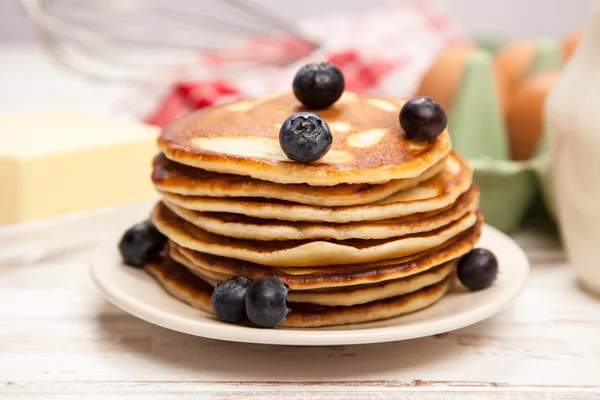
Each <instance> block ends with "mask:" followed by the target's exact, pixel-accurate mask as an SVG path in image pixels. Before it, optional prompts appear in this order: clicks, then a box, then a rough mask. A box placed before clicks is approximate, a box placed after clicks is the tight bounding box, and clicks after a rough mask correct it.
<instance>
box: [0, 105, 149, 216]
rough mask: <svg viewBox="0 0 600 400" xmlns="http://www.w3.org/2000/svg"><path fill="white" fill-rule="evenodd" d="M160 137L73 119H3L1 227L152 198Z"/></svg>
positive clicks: (63, 115) (136, 128)
mask: <svg viewBox="0 0 600 400" xmlns="http://www.w3.org/2000/svg"><path fill="white" fill-rule="evenodd" d="M158 133H159V132H158V128H155V127H152V126H148V125H144V124H140V123H135V122H126V121H120V120H115V119H109V118H102V117H95V116H89V115H84V114H79V113H73V112H48V113H24V114H12V115H4V116H1V115H0V224H9V223H16V222H21V221H28V220H34V219H39V218H47V217H53V216H57V215H63V214H68V213H72V212H78V211H84V210H90V209H95V208H101V207H107V206H115V205H120V204H126V203H132V202H135V201H140V200H144V199H148V198H151V197H153V196H154V195H155V194H154V190H153V188H152V185H151V182H150V173H151V161H152V157H153V155H154V154H155V153H156V144H155V143H156V137H157V135H158Z"/></svg>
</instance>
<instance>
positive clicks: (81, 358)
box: [0, 205, 600, 399]
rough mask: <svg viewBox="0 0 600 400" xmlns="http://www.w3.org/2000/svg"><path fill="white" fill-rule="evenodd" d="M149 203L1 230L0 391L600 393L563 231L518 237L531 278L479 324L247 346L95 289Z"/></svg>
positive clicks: (596, 360)
mask: <svg viewBox="0 0 600 400" xmlns="http://www.w3.org/2000/svg"><path fill="white" fill-rule="evenodd" d="M147 208H148V205H142V206H134V207H128V208H120V209H116V210H107V211H103V212H100V213H92V214H87V215H81V216H77V217H69V218H66V219H62V220H56V221H50V222H44V223H42V224H39V223H37V224H32V225H25V226H21V227H16V228H15V227H9V228H6V227H5V228H0V397H3V396H4V397H5V398H10V399H65V398H69V399H109V398H111V399H112V398H121V399H184V398H211V397H216V398H221V399H242V398H243V399H250V398H252V399H254V398H256V399H271V398H272V399H387V398H406V399H437V398H443V399H482V398H491V399H512V398H514V399H591V398H600V300H598V299H596V298H594V297H592V296H590V295H588V294H587V293H585V292H583V291H582V290H581V289H579V287H578V286H577V284H576V283H575V281H574V280H573V276H572V271H571V270H570V268H568V265H566V262H565V259H564V256H563V253H562V251H561V250H560V247H559V243H558V241H557V239H556V238H555V237H553V236H552V235H544V234H542V233H540V232H531V231H528V232H523V233H520V234H519V235H516V237H517V239H518V240H519V242H520V243H521V244H522V245H523V246H524V248H525V249H526V251H527V252H528V254H529V256H530V259H531V261H532V264H533V268H532V274H531V279H530V282H529V285H528V287H527V288H526V290H525V292H524V293H523V295H522V296H521V297H520V298H519V299H518V301H517V302H516V303H515V304H514V306H512V307H511V308H509V309H507V310H506V311H505V312H503V313H501V314H500V315H498V316H496V317H493V318H491V319H489V320H487V321H484V322H482V323H479V324H477V325H474V326H471V327H468V328H465V329H461V330H458V331H455V332H451V333H447V334H442V335H439V336H436V337H430V338H424V339H417V340H410V341H405V342H397V343H387V344H376V345H361V346H341V347H314V348H303V347H279V346H264V345H247V344H237V343H227V342H220V341H214V340H207V339H202V338H197V337H192V336H187V335H184V334H180V333H176V332H171V331H169V330H166V329H163V328H159V327H157V326H153V325H151V324H149V323H146V322H144V321H141V320H139V319H137V318H134V317H132V316H129V315H127V314H125V313H124V312H122V311H120V310H119V309H117V308H116V307H114V306H112V305H111V304H110V303H108V302H107V301H106V300H104V298H103V297H102V296H101V295H100V293H99V292H98V291H96V289H95V288H94V287H93V285H92V283H91V281H90V279H89V278H88V263H89V256H90V251H91V249H92V248H93V247H94V245H95V243H97V241H98V240H100V239H101V238H102V237H104V236H105V235H107V234H110V233H111V232H114V231H120V230H122V229H123V227H125V226H127V225H129V224H130V223H132V222H133V221H136V220H138V219H139V218H140V217H141V216H142V215H144V214H145V212H146V210H147Z"/></svg>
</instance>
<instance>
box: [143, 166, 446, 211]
mask: <svg viewBox="0 0 600 400" xmlns="http://www.w3.org/2000/svg"><path fill="white" fill-rule="evenodd" d="M445 163H446V158H444V159H442V161H440V162H438V163H437V164H435V165H434V166H433V167H431V168H429V169H428V170H427V171H425V172H424V173H423V174H421V175H419V176H418V177H416V178H409V179H395V180H393V181H389V182H388V183H383V184H379V185H371V184H367V183H357V184H350V185H349V184H341V185H335V186H310V185H307V184H305V183H304V184H302V183H301V184H290V185H282V184H280V183H273V182H268V181H262V180H259V179H253V178H250V177H248V176H240V175H231V174H219V173H217V172H211V171H206V170H202V169H197V168H192V167H188V166H186V165H182V164H178V163H175V162H173V161H170V160H169V159H167V158H166V157H165V156H164V154H159V155H157V156H156V157H155V158H154V163H153V164H154V170H153V172H152V182H153V183H154V186H155V187H156V188H157V189H158V190H160V191H163V192H170V193H176V194H181V195H184V196H206V197H260V198H266V199H278V200H284V201H291V202H295V203H300V204H308V205H313V206H322V207H331V206H352V205H357V204H366V203H372V202H374V201H378V200H382V199H385V198H386V197H388V196H391V195H392V194H394V193H396V192H398V191H401V190H407V189H410V188H413V187H415V186H417V185H418V184H419V183H421V182H424V181H426V180H428V179H430V178H432V177H433V176H435V175H436V174H438V173H439V172H440V171H441V170H442V169H443V168H444V165H445Z"/></svg>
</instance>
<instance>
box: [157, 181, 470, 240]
mask: <svg viewBox="0 0 600 400" xmlns="http://www.w3.org/2000/svg"><path fill="white" fill-rule="evenodd" d="M163 203H164V204H165V205H166V206H167V207H168V208H169V209H170V210H171V211H172V212H173V213H175V214H176V215H177V216H178V217H180V218H182V219H184V220H186V221H187V222H190V223H192V224H194V225H196V226H197V227H199V228H201V229H204V230H206V231H208V232H212V233H215V234H217V235H222V236H227V237H233V238H240V239H254V240H308V239H336V240H346V239H387V238H391V237H397V236H404V235H410V234H414V233H420V232H427V231H432V230H435V229H438V228H441V227H443V226H446V225H448V224H450V223H451V222H453V221H456V220H458V219H460V218H461V217H463V216H465V215H466V214H468V213H470V212H474V211H475V210H476V209H477V208H478V206H479V188H478V187H477V186H476V185H474V186H473V187H472V188H471V190H469V191H468V192H466V193H465V194H463V195H462V196H460V197H459V198H458V199H457V200H456V202H455V203H454V204H453V205H451V206H448V207H446V208H444V209H442V210H436V211H430V212H426V213H420V214H412V215H408V216H406V217H401V218H392V219H387V220H383V221H366V222H350V223H347V224H334V223H316V222H289V221H278V220H265V219H260V218H253V217H246V216H244V215H240V214H228V213H202V212H198V211H190V210H187V209H185V208H181V207H179V206H176V205H174V204H172V203H170V202H168V201H166V200H164V201H163Z"/></svg>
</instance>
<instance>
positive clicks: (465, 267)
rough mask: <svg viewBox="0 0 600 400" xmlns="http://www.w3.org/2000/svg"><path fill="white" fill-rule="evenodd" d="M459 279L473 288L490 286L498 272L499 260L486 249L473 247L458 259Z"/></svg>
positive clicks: (478, 288)
mask: <svg viewBox="0 0 600 400" xmlns="http://www.w3.org/2000/svg"><path fill="white" fill-rule="evenodd" d="M456 272H457V274H458V279H460V281H461V282H462V284H463V285H465V286H466V287H468V288H469V289H471V290H480V289H485V288H487V287H489V286H490V285H491V284H492V283H494V281H495V280H496V275H497V274H498V260H496V256H495V255H494V254H493V253H492V252H491V251H489V250H486V249H473V250H471V251H470V252H468V253H467V254H465V255H464V256H462V258H461V259H460V260H459V261H458V268H457V271H456Z"/></svg>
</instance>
